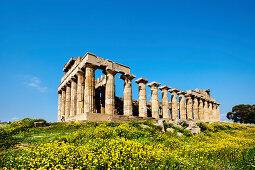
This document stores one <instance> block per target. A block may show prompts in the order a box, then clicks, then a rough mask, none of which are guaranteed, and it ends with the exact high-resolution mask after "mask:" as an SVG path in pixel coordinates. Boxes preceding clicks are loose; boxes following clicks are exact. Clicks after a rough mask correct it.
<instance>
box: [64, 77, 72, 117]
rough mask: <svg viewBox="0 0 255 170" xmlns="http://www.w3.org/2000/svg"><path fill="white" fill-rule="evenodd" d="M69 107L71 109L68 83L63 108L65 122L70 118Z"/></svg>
mask: <svg viewBox="0 0 255 170" xmlns="http://www.w3.org/2000/svg"><path fill="white" fill-rule="evenodd" d="M70 107H71V85H70V83H69V82H68V83H67V84H66V108H65V121H67V120H68V119H69V117H70Z"/></svg>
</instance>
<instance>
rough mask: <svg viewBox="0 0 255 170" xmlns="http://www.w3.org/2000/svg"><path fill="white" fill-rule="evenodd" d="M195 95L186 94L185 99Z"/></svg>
mask: <svg viewBox="0 0 255 170" xmlns="http://www.w3.org/2000/svg"><path fill="white" fill-rule="evenodd" d="M193 96H194V95H193V94H192V93H186V94H185V97H193Z"/></svg>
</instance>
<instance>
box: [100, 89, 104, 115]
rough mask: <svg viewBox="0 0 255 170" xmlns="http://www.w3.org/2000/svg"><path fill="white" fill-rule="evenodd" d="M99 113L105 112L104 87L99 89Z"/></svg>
mask: <svg viewBox="0 0 255 170" xmlns="http://www.w3.org/2000/svg"><path fill="white" fill-rule="evenodd" d="M100 102H101V103H100V104H101V114H105V87H102V89H101V99H100Z"/></svg>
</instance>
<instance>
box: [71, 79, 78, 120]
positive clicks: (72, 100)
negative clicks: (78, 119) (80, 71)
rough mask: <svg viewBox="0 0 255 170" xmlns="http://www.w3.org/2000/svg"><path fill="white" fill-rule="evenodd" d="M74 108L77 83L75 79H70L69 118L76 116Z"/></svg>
mask: <svg viewBox="0 0 255 170" xmlns="http://www.w3.org/2000/svg"><path fill="white" fill-rule="evenodd" d="M76 106H77V83H76V78H75V77H72V79H71V109H70V117H73V116H75V115H76Z"/></svg>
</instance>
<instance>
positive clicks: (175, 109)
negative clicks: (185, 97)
mask: <svg viewBox="0 0 255 170" xmlns="http://www.w3.org/2000/svg"><path fill="white" fill-rule="evenodd" d="M179 91H180V90H179V89H176V88H174V89H170V90H169V92H170V93H171V104H172V108H171V117H172V119H173V120H175V119H178V118H179V117H178V100H177V92H179Z"/></svg>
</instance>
